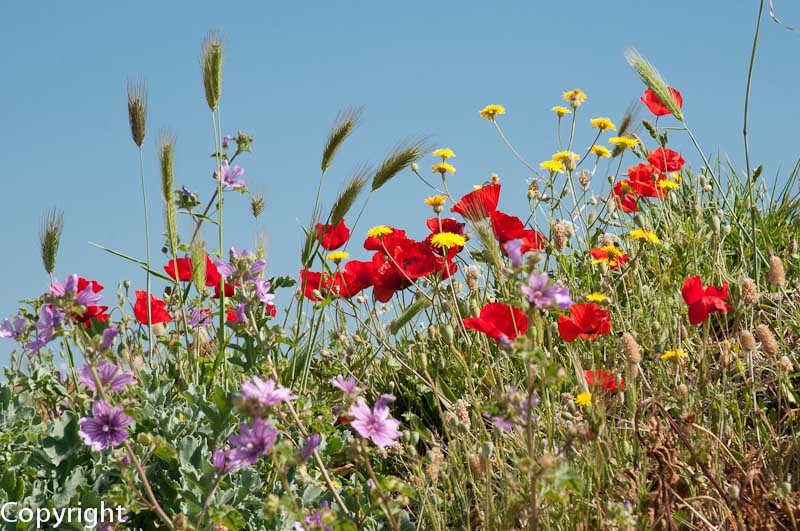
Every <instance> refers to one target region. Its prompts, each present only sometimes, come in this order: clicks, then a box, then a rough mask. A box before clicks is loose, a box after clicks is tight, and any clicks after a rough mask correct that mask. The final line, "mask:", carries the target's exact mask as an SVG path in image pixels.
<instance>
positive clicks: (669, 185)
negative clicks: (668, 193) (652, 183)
mask: <svg viewBox="0 0 800 531" xmlns="http://www.w3.org/2000/svg"><path fill="white" fill-rule="evenodd" d="M656 184H657V185H658V187H659V188H664V189H665V190H674V189H676V188H680V187H681V185H680V184H678V183H676V182H675V181H673V180H672V179H660V180H659V181H658V182H657V183H656Z"/></svg>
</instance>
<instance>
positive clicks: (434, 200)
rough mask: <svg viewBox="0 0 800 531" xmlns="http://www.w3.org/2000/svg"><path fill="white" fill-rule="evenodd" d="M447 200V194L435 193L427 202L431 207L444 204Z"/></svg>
mask: <svg viewBox="0 0 800 531" xmlns="http://www.w3.org/2000/svg"><path fill="white" fill-rule="evenodd" d="M445 201H447V196H446V195H434V196H431V197H429V198H427V199H426V200H425V204H426V205H428V206H431V207H437V206H442V205H443V204H444V202H445Z"/></svg>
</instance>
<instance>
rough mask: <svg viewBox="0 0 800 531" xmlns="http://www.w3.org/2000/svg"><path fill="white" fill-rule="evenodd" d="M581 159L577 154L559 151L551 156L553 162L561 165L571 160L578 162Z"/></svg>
mask: <svg viewBox="0 0 800 531" xmlns="http://www.w3.org/2000/svg"><path fill="white" fill-rule="evenodd" d="M579 158H581V156H580V155H578V154H577V153H573V152H572V151H559V152H558V153H555V154H553V160H555V161H557V162H561V163H566V162H569V161H570V159H571V160H578V159H579Z"/></svg>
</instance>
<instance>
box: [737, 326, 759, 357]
mask: <svg viewBox="0 0 800 531" xmlns="http://www.w3.org/2000/svg"><path fill="white" fill-rule="evenodd" d="M739 344H740V345H741V346H742V349H743V350H745V351H747V352H752V351H754V350H755V349H756V338H754V337H753V334H751V333H750V331H749V330H742V331H741V332H739Z"/></svg>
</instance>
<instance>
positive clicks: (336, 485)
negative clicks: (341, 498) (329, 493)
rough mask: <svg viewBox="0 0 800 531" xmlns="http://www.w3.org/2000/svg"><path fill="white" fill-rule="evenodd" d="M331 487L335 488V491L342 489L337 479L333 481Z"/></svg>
mask: <svg viewBox="0 0 800 531" xmlns="http://www.w3.org/2000/svg"><path fill="white" fill-rule="evenodd" d="M331 487H333V488H334V489H339V488H341V487H342V484H341V483H339V482H338V481H336V480H335V479H332V480H331Z"/></svg>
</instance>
